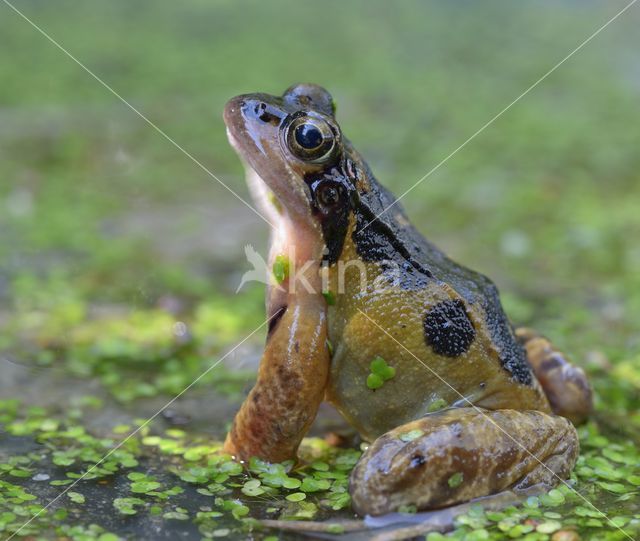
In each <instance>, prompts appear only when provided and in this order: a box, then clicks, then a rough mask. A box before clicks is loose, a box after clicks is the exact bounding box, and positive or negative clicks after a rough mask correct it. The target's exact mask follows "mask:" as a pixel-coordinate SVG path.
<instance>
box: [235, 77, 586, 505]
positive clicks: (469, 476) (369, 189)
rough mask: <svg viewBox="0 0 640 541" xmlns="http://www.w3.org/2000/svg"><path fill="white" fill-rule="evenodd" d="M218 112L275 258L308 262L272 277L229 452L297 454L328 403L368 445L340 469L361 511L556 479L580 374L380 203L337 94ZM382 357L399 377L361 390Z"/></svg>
mask: <svg viewBox="0 0 640 541" xmlns="http://www.w3.org/2000/svg"><path fill="white" fill-rule="evenodd" d="M225 122H226V124H227V129H228V133H229V139H230V141H231V143H232V145H233V146H234V147H235V148H236V150H237V151H238V153H239V154H240V156H241V157H242V159H243V160H244V161H245V162H246V166H247V172H248V179H249V183H250V185H251V187H252V190H253V192H254V194H255V195H256V199H257V201H258V202H259V203H260V204H261V205H262V207H261V208H262V211H263V212H264V213H265V214H266V215H267V216H268V218H269V220H270V221H272V223H273V225H274V230H273V238H272V244H271V251H270V256H269V261H270V264H272V263H273V262H274V260H275V258H276V257H277V256H282V255H283V254H284V255H287V254H288V255H289V256H290V259H291V262H292V263H293V264H294V267H295V268H300V267H302V268H304V272H303V273H301V274H300V275H296V277H295V278H294V279H293V280H291V281H288V282H287V283H285V284H281V286H276V285H275V284H272V285H271V286H270V287H269V290H268V293H267V315H268V317H270V318H273V321H272V322H271V326H272V329H271V332H270V334H269V336H268V338H267V345H266V348H265V352H264V355H263V357H262V360H261V365H260V371H259V374H258V381H257V383H256V386H255V387H254V389H253V390H252V391H251V393H250V395H249V397H248V398H247V400H246V401H245V403H244V404H243V406H242V408H241V410H240V412H239V413H238V415H237V416H236V419H235V421H234V425H233V428H232V430H231V431H230V433H229V435H228V436H227V440H226V442H225V450H226V451H227V452H230V453H232V454H233V455H235V456H236V457H237V458H239V459H242V460H246V459H248V458H250V457H251V456H257V457H259V458H262V459H264V460H268V461H282V460H285V459H295V456H296V450H297V448H298V445H299V443H300V440H301V439H302V437H303V436H304V434H305V432H306V431H307V429H308V428H309V425H310V424H311V422H312V421H313V418H314V417H315V415H316V412H317V409H318V406H319V404H320V402H321V400H322V399H323V397H324V398H326V399H327V400H329V401H331V402H332V403H333V404H334V405H335V406H336V407H337V408H338V410H339V411H340V412H341V413H342V414H343V415H344V417H345V418H346V419H347V420H348V421H349V422H350V423H351V424H352V425H353V426H354V427H355V428H356V429H357V430H358V431H359V433H360V435H361V436H362V437H363V439H365V440H366V441H370V442H373V443H372V445H371V446H370V447H369V448H368V449H367V451H366V452H365V453H364V455H363V456H362V458H361V460H360V461H359V463H358V464H357V466H356V468H355V469H354V471H353V473H352V476H351V484H350V492H351V495H352V497H353V503H354V507H355V509H356V511H357V512H359V513H361V514H374V515H378V514H382V513H386V512H389V511H394V510H397V509H398V508H399V507H400V506H403V505H416V506H417V507H418V508H420V509H423V508H434V507H442V506H447V505H451V504H455V503H459V502H463V501H466V500H470V499H473V498H477V497H481V496H486V495H489V494H494V493H496V492H500V491H504V490H507V489H511V490H515V491H518V490H521V489H525V488H527V487H530V486H533V485H536V484H542V485H543V486H553V485H554V484H557V483H558V482H559V481H560V480H562V479H564V478H566V477H567V475H568V474H569V472H570V471H571V469H572V468H573V466H574V464H575V461H576V458H577V455H578V448H579V446H578V438H577V434H576V431H575V429H574V428H573V425H572V424H571V422H570V421H569V420H568V419H567V418H569V419H571V420H573V421H576V422H578V421H580V420H583V419H584V418H585V417H586V416H587V415H588V413H589V411H590V408H591V391H590V388H589V385H588V382H587V381H586V378H585V377H584V373H583V372H582V371H581V370H579V369H577V368H575V367H573V366H572V365H570V364H569V363H568V362H567V361H566V360H565V358H564V357H563V356H561V355H560V354H559V353H558V352H556V351H555V350H554V349H553V347H552V346H551V345H550V344H549V342H548V341H546V340H544V339H542V338H539V337H537V335H534V334H533V333H531V332H529V331H524V330H520V331H518V332H517V333H516V331H515V330H514V329H513V327H512V326H511V325H510V324H509V323H508V320H507V319H506V317H505V316H504V313H503V311H502V307H501V306H500V301H499V297H498V293H497V290H496V288H495V286H494V285H493V284H492V283H491V282H490V281H489V280H488V279H487V278H486V277H484V276H482V275H480V274H478V273H475V272H473V271H470V270H469V269H466V268H464V267H462V266H460V265H458V264H456V263H455V262H453V261H451V260H450V259H449V258H447V257H446V256H445V255H444V254H443V253H442V252H441V251H440V250H438V249H437V248H436V247H435V246H434V245H432V244H431V243H429V242H428V241H426V240H425V239H424V238H423V237H422V236H420V235H419V234H418V233H417V231H415V229H413V228H412V226H411V225H410V223H409V221H408V219H407V217H406V215H405V214H404V212H403V211H402V209H401V207H400V206H399V205H394V206H393V207H392V208H391V209H389V210H388V211H387V210H386V208H387V207H388V205H389V204H390V202H391V201H392V196H391V195H390V194H389V193H388V192H386V191H385V190H384V189H383V188H382V187H381V186H380V185H379V184H378V183H377V181H376V180H375V178H374V177H373V175H372V174H371V172H370V170H369V168H368V167H367V165H366V163H365V162H364V161H363V159H362V157H361V156H360V155H359V154H358V153H357V151H356V150H355V149H354V148H353V147H352V146H351V145H350V143H349V142H348V141H347V140H346V139H345V138H344V137H343V136H342V133H341V131H340V128H339V126H338V125H337V123H336V121H335V118H334V108H333V106H332V100H331V96H329V94H328V93H327V92H326V91H325V90H324V89H322V88H320V87H318V86H315V85H307V84H305V85H297V86H295V87H292V88H290V89H289V90H287V91H286V92H285V94H284V95H283V96H282V97H276V96H270V95H267V94H250V95H245V96H238V97H237V98H234V99H232V100H231V101H230V102H229V103H228V104H227V107H226V109H225ZM383 210H384V212H382V211H383ZM392 270H393V271H394V272H396V274H395V275H393V276H392V275H391V274H390V273H391V271H392ZM363 274H364V278H365V279H364V281H362V282H361V277H362V276H363ZM303 283H304V284H303ZM323 292H325V293H327V292H328V293H330V294H331V295H330V298H331V299H332V302H331V303H330V304H329V305H327V303H326V302H325V298H324V297H323V295H322V293H323ZM327 338H328V342H329V343H331V344H332V354H331V355H330V354H329V349H328V347H327ZM376 357H382V358H384V359H385V361H386V362H387V363H388V365H389V366H391V367H393V368H394V369H395V375H394V376H393V377H391V378H390V379H388V380H386V381H384V383H383V384H382V386H378V387H376V388H372V387H371V386H369V385H368V384H367V377H368V376H369V374H370V371H371V366H370V365H371V361H372V360H373V359H374V358H376ZM563 416H564V417H563ZM407 434H410V436H407ZM456 474H459V475H458V478H459V480H460V482H459V484H458V483H457V482H455V479H457V478H456V477H454V482H452V476H455V475H456Z"/></svg>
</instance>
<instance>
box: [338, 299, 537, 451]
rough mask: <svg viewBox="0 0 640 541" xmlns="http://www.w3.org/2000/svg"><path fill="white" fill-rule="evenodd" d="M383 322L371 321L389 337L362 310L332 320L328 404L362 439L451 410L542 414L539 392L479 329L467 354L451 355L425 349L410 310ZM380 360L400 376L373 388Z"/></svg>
mask: <svg viewBox="0 0 640 541" xmlns="http://www.w3.org/2000/svg"><path fill="white" fill-rule="evenodd" d="M374 313H375V312H374ZM378 315H379V316H380V315H381V314H380V313H378ZM385 316H387V317H385V318H384V319H380V318H375V315H374V316H373V317H374V318H375V319H374V320H381V321H386V322H387V323H386V328H385V329H384V331H383V330H381V328H380V327H377V326H376V325H375V324H374V323H373V322H372V321H371V320H370V319H368V316H367V315H365V314H364V313H362V312H358V313H353V312H352V313H351V314H350V317H349V318H348V319H346V318H345V319H342V320H340V319H339V318H338V320H334V321H331V319H330V322H329V336H330V340H331V341H332V344H333V347H334V352H333V356H332V360H331V371H330V376H329V378H330V380H329V385H328V390H327V399H328V400H329V401H331V402H332V403H333V404H334V405H335V406H336V407H337V408H338V410H339V411H340V412H341V413H342V414H343V415H344V417H345V418H346V419H347V421H349V422H350V423H351V424H352V425H353V426H354V427H355V428H356V429H357V430H358V431H359V432H360V434H361V436H362V437H363V438H364V439H366V440H369V441H371V440H373V439H375V438H377V437H378V436H380V435H381V434H383V433H384V432H387V431H389V430H391V429H393V428H396V427H398V426H400V425H402V424H404V423H407V422H410V421H413V420H415V419H418V418H420V417H423V416H424V415H427V414H429V413H431V412H434V411H438V410H439V409H443V408H446V407H460V406H469V405H470V403H473V404H474V405H477V406H479V407H484V408H487V409H498V408H513V409H543V405H542V406H541V404H542V402H541V401H540V392H539V389H538V388H537V386H536V387H526V386H523V385H519V384H517V383H515V382H514V381H513V379H512V377H511V374H509V373H508V372H507V371H506V370H505V369H504V368H503V367H502V366H501V364H500V362H499V360H498V358H497V356H496V352H495V349H494V348H493V346H492V344H491V341H490V339H489V337H488V336H487V333H485V332H484V331H483V329H481V328H480V325H478V329H477V330H478V335H477V337H476V340H475V341H474V342H473V344H472V345H471V347H470V348H469V349H468V351H466V352H465V353H464V354H461V355H459V356H456V357H447V356H441V355H437V354H435V353H434V352H433V350H432V349H431V348H429V347H427V345H426V343H425V339H424V331H423V327H422V322H421V320H420V318H416V317H415V313H412V311H410V310H402V311H398V312H396V313H394V314H393V315H389V314H385ZM369 317H371V316H369ZM377 356H381V357H382V358H383V359H385V361H386V362H387V364H388V365H389V366H392V367H393V368H395V376H394V377H393V378H392V379H389V380H387V381H385V382H384V384H383V385H382V387H380V388H378V389H375V390H372V389H370V388H369V387H368V386H367V377H368V376H369V374H370V373H371V370H370V363H371V361H372V360H373V359H374V358H375V357H377ZM536 383H537V382H536Z"/></svg>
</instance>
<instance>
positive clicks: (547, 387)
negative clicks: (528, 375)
mask: <svg viewBox="0 0 640 541" xmlns="http://www.w3.org/2000/svg"><path fill="white" fill-rule="evenodd" d="M516 336H517V337H518V340H519V341H520V342H521V343H522V345H523V346H524V347H525V349H526V351H527V359H528V361H529V364H530V365H531V368H532V369H533V372H534V374H535V376H536V378H537V379H538V381H539V382H540V385H542V388H543V389H544V392H545V394H546V395H547V398H548V399H549V403H550V404H551V408H552V409H553V412H554V413H556V414H558V415H562V416H563V417H566V418H567V419H570V420H571V421H572V422H573V423H574V424H579V423H581V422H583V421H585V420H586V419H587V417H588V416H589V414H590V413H591V410H592V409H593V396H592V391H591V386H590V385H589V381H588V379H587V376H586V374H585V373H584V370H582V368H580V367H578V366H575V365H574V364H572V363H570V362H569V361H568V360H567V356H566V355H564V354H563V353H562V352H560V351H558V350H557V349H556V348H555V347H554V346H553V344H552V343H551V342H550V341H549V340H547V339H546V338H545V337H543V336H540V335H539V334H538V333H536V332H535V331H533V330H531V329H528V328H525V327H521V328H519V329H516Z"/></svg>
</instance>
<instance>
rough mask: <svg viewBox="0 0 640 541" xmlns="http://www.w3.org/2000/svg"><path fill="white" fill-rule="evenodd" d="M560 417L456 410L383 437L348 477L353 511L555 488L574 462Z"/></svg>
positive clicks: (573, 446)
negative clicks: (540, 488)
mask: <svg viewBox="0 0 640 541" xmlns="http://www.w3.org/2000/svg"><path fill="white" fill-rule="evenodd" d="M578 451H579V444H578V435H577V433H576V430H575V428H574V427H573V425H572V424H571V423H570V422H569V421H568V420H567V419H565V418H564V417H559V416H556V415H548V414H546V413H542V412H539V411H516V410H495V411H489V410H481V409H476V408H470V407H469V408H453V409H448V410H444V411H442V412H438V413H435V414H430V415H428V416H426V417H423V418H422V419H418V420H417V421H413V422H411V423H408V424H406V425H403V426H401V427H398V428H396V429H394V430H392V431H390V432H387V433H386V434H383V435H382V436H380V437H379V438H378V439H377V440H376V441H375V442H373V444H372V445H371V446H370V447H369V448H368V449H367V451H366V452H365V453H364V455H363V456H362V458H361V459H360V461H359V462H358V464H357V465H356V467H355V468H354V470H353V473H352V474H351V482H350V492H351V497H352V500H353V507H354V509H355V510H356V511H357V512H358V513H360V514H362V515H365V514H369V515H380V514H384V513H388V512H392V511H395V510H397V509H398V508H399V507H400V506H403V505H415V506H416V507H417V508H418V509H431V508H437V507H445V506H449V505H453V504H456V503H459V502H464V501H468V500H470V499H473V498H477V497H480V496H486V495H489V494H494V493H497V492H501V491H503V490H507V489H513V490H516V491H517V490H521V489H525V488H528V487H530V486H533V485H538V484H543V485H547V486H553V485H555V484H557V483H558V482H559V481H560V480H561V479H565V478H566V477H568V475H569V473H570V472H571V469H572V468H573V466H574V464H575V462H576V459H577V457H578Z"/></svg>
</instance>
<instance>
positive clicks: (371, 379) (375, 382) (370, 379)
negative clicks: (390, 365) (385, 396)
mask: <svg viewBox="0 0 640 541" xmlns="http://www.w3.org/2000/svg"><path fill="white" fill-rule="evenodd" d="M383 383H384V380H383V379H382V378H381V377H380V376H379V375H378V374H369V375H368V376H367V387H369V389H372V390H375V389H379V388H380V387H382V384H383Z"/></svg>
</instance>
